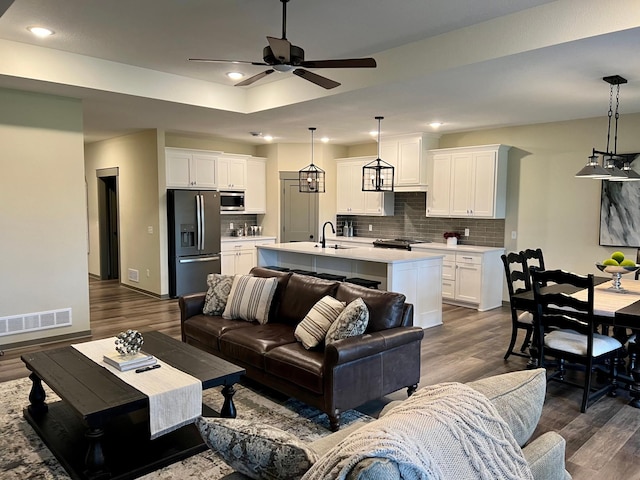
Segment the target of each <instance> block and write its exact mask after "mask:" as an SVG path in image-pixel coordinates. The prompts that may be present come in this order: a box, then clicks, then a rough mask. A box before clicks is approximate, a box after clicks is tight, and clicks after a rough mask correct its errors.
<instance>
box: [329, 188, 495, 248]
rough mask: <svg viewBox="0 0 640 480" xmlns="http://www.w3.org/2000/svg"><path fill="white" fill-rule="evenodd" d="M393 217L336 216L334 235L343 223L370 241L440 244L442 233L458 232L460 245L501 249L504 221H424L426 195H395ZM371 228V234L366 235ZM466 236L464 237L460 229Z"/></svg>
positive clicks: (436, 218)
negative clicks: (392, 239) (398, 239)
mask: <svg viewBox="0 0 640 480" xmlns="http://www.w3.org/2000/svg"><path fill="white" fill-rule="evenodd" d="M394 195H395V205H394V208H395V215H394V216H393V217H369V216H358V215H338V219H337V224H338V225H337V228H338V231H337V233H338V235H341V234H342V228H343V226H344V223H345V222H347V221H348V222H349V224H351V223H352V222H353V235H354V236H356V237H370V238H413V239H419V240H431V241H432V242H440V243H442V242H444V237H443V234H444V232H458V233H459V234H460V240H459V243H460V244H462V245H483V246H487V247H503V246H504V228H505V227H504V220H503V219H499V220H487V219H473V218H439V217H426V216H425V212H426V206H427V205H426V204H427V197H426V196H427V194H426V193H424V192H396V193H395V194H394ZM369 225H371V231H369ZM465 228H468V229H469V236H468V237H465V236H464V229H465Z"/></svg>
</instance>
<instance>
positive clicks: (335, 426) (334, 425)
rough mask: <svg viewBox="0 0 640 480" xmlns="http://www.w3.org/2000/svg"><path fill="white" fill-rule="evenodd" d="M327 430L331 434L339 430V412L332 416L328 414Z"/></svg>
mask: <svg viewBox="0 0 640 480" xmlns="http://www.w3.org/2000/svg"><path fill="white" fill-rule="evenodd" d="M329 428H331V431H332V432H337V431H338V430H340V412H335V413H334V414H333V415H332V414H329Z"/></svg>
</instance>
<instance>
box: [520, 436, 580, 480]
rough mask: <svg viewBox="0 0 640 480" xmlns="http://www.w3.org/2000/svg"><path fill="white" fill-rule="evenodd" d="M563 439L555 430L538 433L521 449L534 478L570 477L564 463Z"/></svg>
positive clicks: (562, 479) (564, 479) (549, 479)
mask: <svg viewBox="0 0 640 480" xmlns="http://www.w3.org/2000/svg"><path fill="white" fill-rule="evenodd" d="M564 449H565V440H564V438H562V437H561V436H560V435H558V434H557V433H556V432H547V433H544V434H542V435H540V436H539V437H538V438H536V439H535V440H533V441H532V442H531V443H529V444H528V445H527V446H525V447H524V448H523V449H522V453H523V454H524V458H525V459H526V460H527V463H528V464H529V468H530V469H531V473H532V474H533V478H534V479H535V480H543V479H544V480H567V479H570V478H571V475H569V472H567V471H566V470H565V465H564Z"/></svg>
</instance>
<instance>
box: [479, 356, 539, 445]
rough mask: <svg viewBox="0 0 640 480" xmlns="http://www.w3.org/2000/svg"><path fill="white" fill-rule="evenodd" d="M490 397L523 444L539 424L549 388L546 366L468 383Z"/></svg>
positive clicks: (519, 441) (518, 440) (519, 443)
mask: <svg viewBox="0 0 640 480" xmlns="http://www.w3.org/2000/svg"><path fill="white" fill-rule="evenodd" d="M467 385H468V386H470V387H471V388H473V389H474V390H477V391H478V392H480V393H482V394H483V395H484V396H485V397H487V398H488V399H489V400H491V403H493V405H494V406H495V407H496V410H498V413H499V414H500V416H501V417H502V418H503V419H504V421H505V422H507V424H508V425H509V428H510V429H511V432H512V433H513V436H514V437H515V439H516V441H517V442H518V445H520V446H521V447H522V446H523V445H524V444H525V443H527V441H529V438H531V435H532V434H533V431H534V430H535V429H536V425H538V421H539V420H540V415H541V414H542V407H543V406H544V397H545V393H546V389H547V377H546V371H545V369H544V368H538V369H535V370H522V371H519V372H511V373H504V374H502V375H494V376H493V377H489V378H483V379H481V380H476V381H474V382H469V383H467Z"/></svg>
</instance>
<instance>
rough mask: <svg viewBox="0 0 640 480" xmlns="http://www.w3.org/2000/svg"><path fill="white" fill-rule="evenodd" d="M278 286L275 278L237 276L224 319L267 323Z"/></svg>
mask: <svg viewBox="0 0 640 480" xmlns="http://www.w3.org/2000/svg"><path fill="white" fill-rule="evenodd" d="M277 286H278V280H277V279H275V278H260V277H254V276H253V275H236V276H235V278H234V279H233V285H232V287H231V293H229V299H228V301H227V306H226V307H225V309H224V313H223V314H222V317H223V318H227V319H229V318H232V319H238V318H241V319H242V320H247V321H248V322H253V321H257V322H258V323H262V324H264V323H267V322H268V321H269V308H270V307H271V301H272V300H273V296H274V294H275V293H276V287H277Z"/></svg>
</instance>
